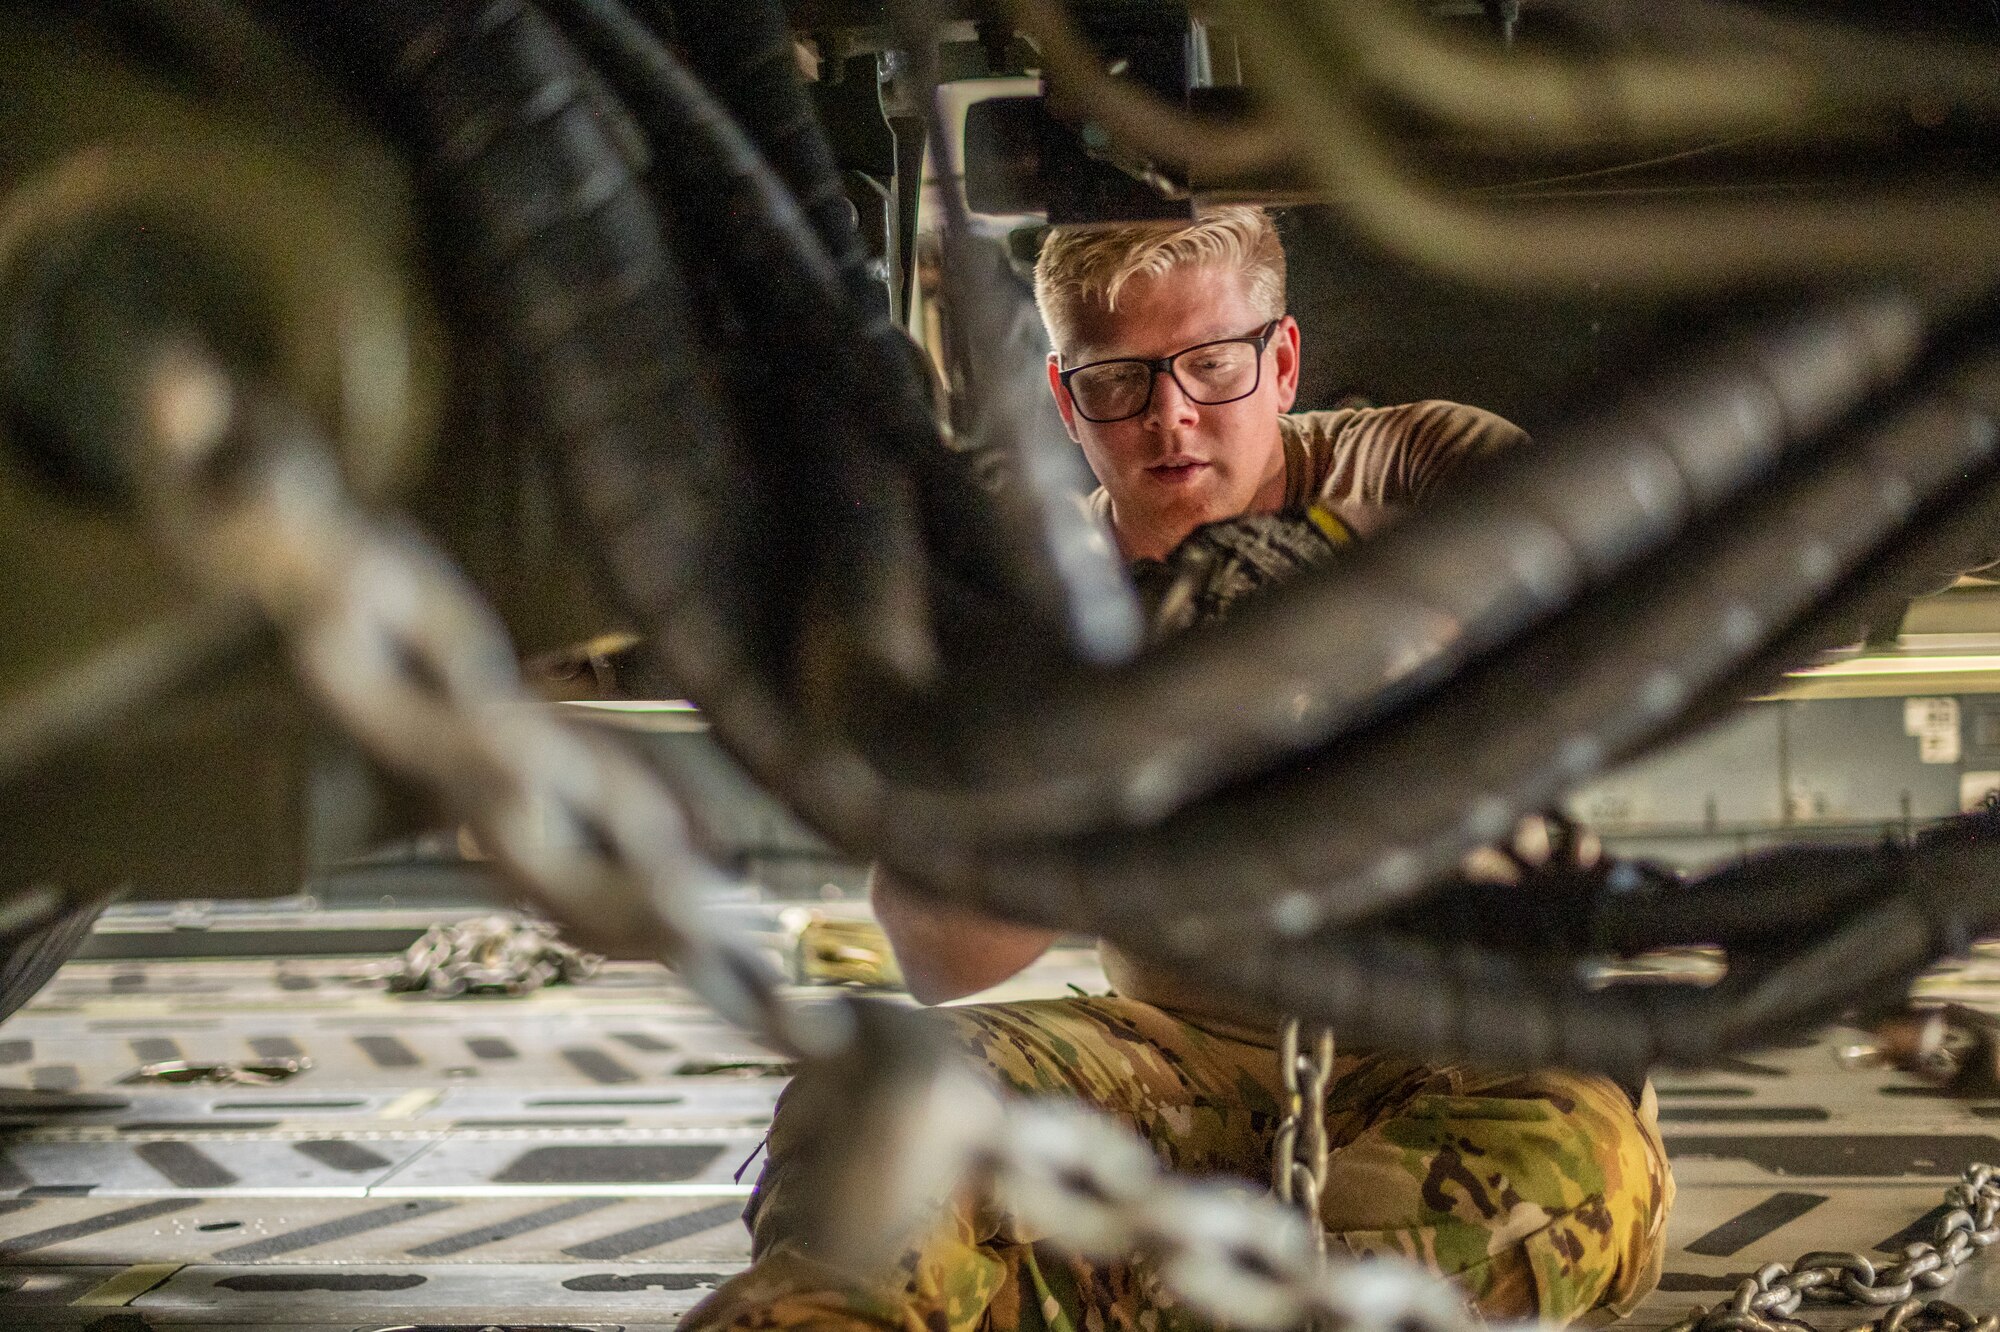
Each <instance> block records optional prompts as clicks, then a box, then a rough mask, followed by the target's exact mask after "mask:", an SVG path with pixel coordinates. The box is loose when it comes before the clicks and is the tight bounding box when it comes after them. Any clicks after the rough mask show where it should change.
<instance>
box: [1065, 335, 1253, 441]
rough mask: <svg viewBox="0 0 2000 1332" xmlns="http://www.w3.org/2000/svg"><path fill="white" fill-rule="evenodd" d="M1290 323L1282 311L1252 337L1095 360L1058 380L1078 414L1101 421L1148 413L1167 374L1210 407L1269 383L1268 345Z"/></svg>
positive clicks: (1226, 339)
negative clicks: (1151, 355)
mask: <svg viewBox="0 0 2000 1332" xmlns="http://www.w3.org/2000/svg"><path fill="white" fill-rule="evenodd" d="M1284 321H1285V317H1284V316H1283V315H1279V316H1278V317H1277V318H1276V319H1273V320H1272V321H1271V322H1270V323H1268V324H1266V325H1264V327H1262V328H1260V329H1258V330H1257V331H1256V332H1255V333H1252V334H1249V335H1248V336H1246V337H1241V338H1218V339H1217V340H1216V341H1214V342H1203V343H1199V344H1197V345H1195V346H1193V347H1187V348H1184V349H1183V350H1181V351H1177V352H1175V353H1174V354H1173V355H1172V356H1162V357H1160V358H1159V359H1158V360H1154V361H1148V360H1145V359H1142V358H1140V357H1136V356H1121V357H1119V358H1117V359H1115V360H1110V361H1092V362H1091V363H1090V364H1089V365H1079V366H1077V367H1076V368H1075V369H1073V370H1064V371H1062V372H1061V374H1060V375H1059V376H1058V378H1060V379H1061V380H1062V385H1063V387H1064V388H1065V389H1067V390H1069V396H1070V400H1071V401H1073V402H1074V403H1076V410H1077V413H1078V415H1080V416H1082V417H1083V419H1084V420H1086V421H1092V422H1095V423H1097V424H1098V425H1103V424H1104V423H1106V422H1108V421H1125V420H1130V419H1131V418H1132V417H1135V416H1137V415H1139V414H1140V413H1141V412H1143V411H1145V410H1146V408H1147V407H1148V406H1149V405H1151V403H1152V401H1153V382H1154V380H1156V379H1158V378H1159V376H1160V375H1161V373H1162V372H1164V373H1166V374H1169V375H1172V376H1173V377H1174V383H1175V384H1177V385H1179V386H1180V390H1181V392H1182V393H1184V394H1186V395H1187V398H1188V401H1189V402H1198V403H1200V404H1201V405H1202V406H1204V407H1213V406H1216V405H1217V404H1218V403H1224V402H1235V401H1236V400H1237V399H1238V398H1247V397H1249V396H1250V395H1251V394H1253V393H1255V392H1256V391H1257V389H1258V387H1259V386H1260V385H1262V384H1263V382H1264V349H1265V348H1266V347H1268V346H1270V345H1271V338H1272V336H1273V335H1274V334H1275V333H1277V331H1278V325H1279V324H1282V323H1283V322H1284Z"/></svg>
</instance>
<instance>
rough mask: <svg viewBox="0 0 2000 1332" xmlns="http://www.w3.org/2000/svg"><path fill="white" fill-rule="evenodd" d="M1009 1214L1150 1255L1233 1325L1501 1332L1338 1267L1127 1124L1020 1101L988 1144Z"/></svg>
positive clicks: (1434, 1296) (1398, 1279)
mask: <svg viewBox="0 0 2000 1332" xmlns="http://www.w3.org/2000/svg"><path fill="white" fill-rule="evenodd" d="M988 1141H989V1142H992V1143H996V1144H997V1146H994V1147H991V1148H989V1149H988V1151H989V1156H988V1160H987V1164H988V1165H989V1166H990V1167H991V1168H992V1169H993V1170H994V1172H995V1174H996V1176H997V1178H998V1181H999V1184H1000V1186H1001V1188H1002V1190H1003V1193H1004V1196H1005V1197H1006V1199H1007V1201H1008V1204H1009V1206H1010V1207H1011V1208H1012V1209H1013V1211H1014V1212H1015V1213H1016V1214H1017V1215H1018V1216H1020V1217H1021V1218H1022V1220H1023V1221H1024V1222H1026V1223H1027V1224H1029V1225H1030V1226H1032V1227H1034V1228H1036V1229H1038V1230H1041V1231H1043V1232H1045V1233H1046V1234H1047V1235H1048V1236H1049V1238H1051V1239H1053V1240H1055V1241H1056V1242H1057V1243H1059V1244H1062V1245H1065V1246H1067V1247H1070V1248H1073V1249H1075V1250H1077V1251H1079V1252H1082V1253H1084V1254H1088V1255H1094V1256H1098V1257H1102V1258H1106V1259H1111V1260H1117V1259H1121V1258H1128V1257H1129V1256H1130V1255H1131V1254H1132V1253H1134V1252H1135V1251H1138V1252H1144V1253H1146V1254H1149V1255H1151V1256H1152V1257H1153V1258H1154V1259H1155V1260H1156V1261H1157V1262H1158V1264H1159V1271H1160V1275H1161V1277H1162V1279H1164V1280H1165V1281H1166V1282H1167V1283H1168V1284H1169V1285H1170V1286H1172V1287H1173V1289H1175V1290H1177V1291H1179V1292H1180V1293H1181V1294H1182V1295H1183V1296H1184V1297H1185V1298H1186V1299H1187V1301H1188V1302H1189V1304H1191V1305H1193V1306H1195V1307H1196V1308H1198V1309H1199V1310H1201V1311H1202V1312H1204V1313H1206V1314H1208V1315H1209V1316H1211V1317H1214V1318H1217V1319H1219V1320H1222V1321H1224V1322H1226V1323H1227V1324H1228V1325H1229V1326H1232V1327H1241V1328H1250V1329H1259V1330H1260V1332H1291V1330H1292V1329H1297V1328H1300V1327H1305V1326H1314V1327H1339V1328H1341V1329H1343V1332H1473V1329H1482V1330H1484V1332H1490V1325H1489V1324H1487V1323H1485V1322H1483V1321H1481V1320H1480V1319H1478V1318H1477V1317H1476V1316H1475V1315H1474V1314H1473V1313H1472V1312H1471V1311H1470V1310H1469V1308H1468V1307H1467V1305H1466V1302H1465V1295H1464V1292H1462V1291H1460V1290H1459V1289H1457V1288H1456V1287H1454V1286H1452V1285H1450V1284H1449V1283H1447V1282H1446V1281H1444V1280H1442V1279H1441V1278H1439V1277H1438V1276H1437V1275H1436V1274H1435V1273H1432V1272H1428V1271H1426V1270H1424V1269H1423V1268H1421V1267H1418V1266H1416V1265H1415V1264H1413V1263H1408V1262H1404V1261H1401V1260H1398V1259H1389V1258H1371V1259H1369V1260H1368V1261H1366V1262H1341V1263H1331V1262H1328V1261H1327V1260H1326V1257H1325V1255H1324V1253H1323V1252H1322V1251H1321V1248H1320V1246H1319V1245H1318V1244H1317V1243H1316V1242H1315V1240H1314V1236H1315V1235H1319V1236H1322V1238H1323V1236H1324V1231H1323V1230H1322V1228H1321V1227H1320V1225H1319V1223H1318V1220H1317V1218H1315V1219H1314V1220H1313V1221H1312V1222H1310V1223H1308V1222H1307V1220H1306V1219H1305V1218H1304V1217H1303V1216H1301V1215H1300V1214H1299V1211H1298V1209H1297V1208H1296V1207H1295V1206H1291V1205H1288V1204H1284V1203H1280V1202H1278V1201H1276V1200H1275V1199H1273V1198H1269V1197H1261V1196H1259V1195H1257V1194H1255V1193H1253V1192H1251V1191H1250V1190H1249V1189H1247V1188H1245V1187H1242V1186H1232V1185H1229V1184H1225V1183H1220V1182H1217V1181H1214V1180H1204V1179H1191V1178H1188V1177H1186V1176H1179V1175H1174V1174H1171V1173H1168V1172H1167V1171H1165V1170H1163V1169H1162V1168H1161V1167H1160V1164H1159V1162H1158V1161H1157V1160H1156V1159H1155V1157H1154V1155H1153V1153H1152V1151H1151V1150H1150V1149H1149V1148H1148V1147H1147V1146H1146V1145H1145V1143H1143V1142H1141V1141H1140V1140H1139V1139H1137V1138H1136V1137H1134V1136H1133V1135H1132V1134H1131V1133H1129V1132H1127V1131H1125V1130H1124V1129H1122V1128H1121V1127H1119V1126H1118V1125H1115V1124H1113V1123H1111V1122H1110V1121H1108V1120H1106V1119H1104V1118H1102V1117H1100V1116H1097V1115H1093V1114H1091V1113H1089V1112H1087V1111H1085V1110H1083V1109H1081V1108H1079V1107H1077V1106H1074V1105H1069V1104H1065V1103H1061V1102H1055V1101H1049V1100H1037V1101H1030V1102H1016V1103H1013V1104H1012V1105H1010V1106H1009V1107H1008V1108H1007V1110H1006V1112H1005V1119H1004V1123H1003V1125H1002V1127H1001V1128H1000V1130H999V1131H998V1132H996V1133H993V1134H991V1135H990V1136H989V1138H988Z"/></svg>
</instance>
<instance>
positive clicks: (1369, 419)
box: [1090, 400, 1528, 522]
mask: <svg viewBox="0 0 2000 1332" xmlns="http://www.w3.org/2000/svg"><path fill="white" fill-rule="evenodd" d="M1278 435H1279V438H1280V439H1281V440H1282V441H1283V442H1284V446H1285V503H1284V507H1285V508H1286V509H1300V510H1302V509H1304V508H1305V507H1306V506H1307V505H1309V504H1311V503H1313V502H1314V501H1315V500H1327V501H1330V502H1332V503H1334V504H1337V505H1341V506H1347V505H1360V506H1363V507H1365V508H1376V509H1384V510H1394V509H1400V508H1405V507H1407V506H1409V505H1411V504H1417V503H1421V502H1422V501H1423V500H1424V499H1426V498H1428V497H1429V496H1430V495H1431V493H1432V492H1433V491H1434V490H1435V489H1436V487H1437V486H1438V484H1439V483H1440V482H1443V481H1444V480H1446V479H1447V478H1448V477H1450V476H1451V474H1452V473H1453V472H1454V471H1456V470H1457V469H1458V466H1459V464H1460V463H1462V462H1464V461H1465V460H1466V459H1467V458H1476V457H1478V456H1480V455H1482V454H1487V453H1493V452H1496V451H1498V450H1500V449H1506V448H1512V447H1514V446H1515V445H1517V444H1522V443H1525V442H1527V438H1528V435H1527V432H1526V431H1524V430H1522V429H1521V427H1519V426H1517V425H1515V424H1514V423H1513V422H1511V421H1508V420H1506V419H1505V418H1503V417H1498V416H1495V415H1494V414H1493V413H1492V412H1489V411H1484V410H1482V409H1481V408H1478V407H1467V406H1466V405H1465V404H1463V403H1458V402H1439V401H1435V400H1433V401H1428V402H1410V403H1404V404H1403V405H1402V406H1400V407H1343V408H1340V409H1339V410H1337V411H1331V412H1294V413H1291V414H1289V415H1286V416H1280V417H1279V418H1278ZM1090 511H1091V512H1092V513H1093V514H1095V515H1096V516H1097V517H1098V518H1099V519H1100V520H1102V521H1105V522H1109V521H1110V520H1111V495H1110V492H1108V491H1107V490H1105V489H1104V487H1102V486H1099V487H1098V488H1097V489H1096V490H1094V491H1092V492H1091V495H1090Z"/></svg>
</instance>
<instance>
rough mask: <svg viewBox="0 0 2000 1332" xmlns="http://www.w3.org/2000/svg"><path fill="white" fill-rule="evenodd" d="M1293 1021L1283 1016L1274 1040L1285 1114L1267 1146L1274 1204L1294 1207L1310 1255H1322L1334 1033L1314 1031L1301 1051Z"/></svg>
mask: <svg viewBox="0 0 2000 1332" xmlns="http://www.w3.org/2000/svg"><path fill="white" fill-rule="evenodd" d="M1300 1038H1301V1028H1300V1025H1299V1020H1298V1019H1297V1018H1287V1019H1286V1020H1285V1025H1284V1028H1283V1029H1282V1031H1281V1032H1280V1033H1279V1036H1278V1063H1279V1066H1280V1068H1281V1070H1282V1072H1283V1076H1284V1084H1285V1115H1284V1118H1283V1119H1280V1120H1279V1121H1278V1136H1277V1140H1276V1142H1275V1143H1274V1144H1273V1145H1272V1148H1271V1189H1272V1192H1273V1193H1275V1194H1276V1195H1277V1198H1278V1201H1279V1202H1281V1203H1284V1204H1286V1205H1287V1206H1291V1207H1296V1208H1297V1209H1298V1210H1299V1213H1300V1215H1302V1216H1303V1217H1305V1219H1306V1222H1307V1226H1308V1228H1309V1229H1310V1230H1311V1232H1312V1241H1313V1248H1314V1250H1315V1252H1318V1253H1321V1254H1324V1253H1325V1252H1326V1227H1325V1226H1323V1225H1321V1224H1320V1211H1319V1204H1320V1197H1321V1195H1322V1194H1323V1193H1324V1192H1325V1191H1326V1169H1327V1162H1328V1152H1327V1141H1326V1088H1327V1083H1328V1082H1329V1081H1331V1080H1332V1078H1333V1029H1332V1028H1331V1027H1319V1028H1317V1029H1315V1030H1314V1032H1313V1035H1312V1045H1311V1047H1310V1048H1309V1049H1302V1048H1301V1047H1300Z"/></svg>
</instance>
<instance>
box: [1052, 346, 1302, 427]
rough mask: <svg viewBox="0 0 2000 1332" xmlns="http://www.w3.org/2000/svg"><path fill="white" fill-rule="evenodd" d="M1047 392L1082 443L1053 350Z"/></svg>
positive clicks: (1295, 378) (1294, 377)
mask: <svg viewBox="0 0 2000 1332" xmlns="http://www.w3.org/2000/svg"><path fill="white" fill-rule="evenodd" d="M1292 378H1293V380H1295V381H1296V380H1297V379H1298V375H1297V374H1296V373H1294V374H1293V375H1292ZM1292 391H1293V392H1294V393H1296V392H1297V391H1298V388H1297V385H1296V383H1295V384H1294V385H1293V390H1292ZM1049 392H1050V393H1053V394H1054V395H1055V398H1056V410H1057V411H1059V412H1061V413H1062V419H1063V429H1064V430H1067V431H1069V437H1070V439H1071V441H1072V442H1074V443H1077V444H1081V443H1083V441H1082V440H1081V439H1079V438H1078V437H1077V433H1076V403H1075V401H1073V400H1072V399H1071V398H1070V396H1069V390H1068V389H1066V388H1064V387H1063V382H1062V358H1061V357H1059V356H1057V355H1056V354H1055V353H1054V352H1050V353H1049Z"/></svg>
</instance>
